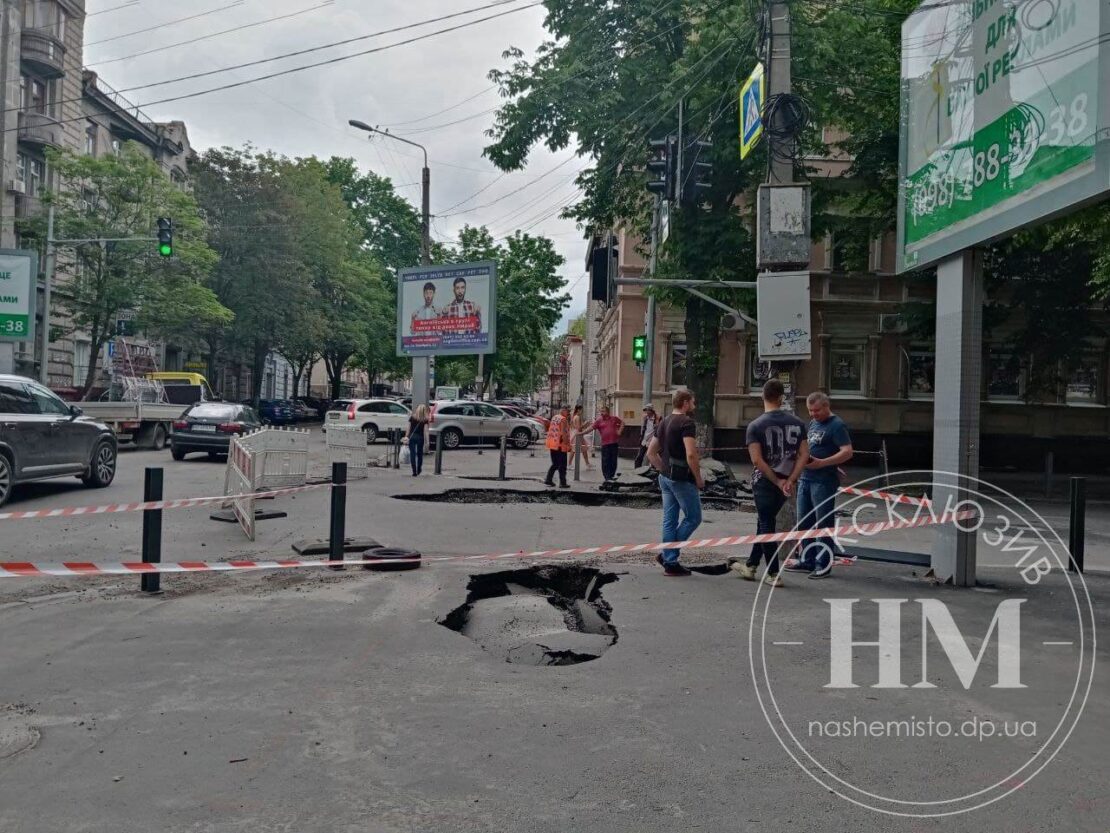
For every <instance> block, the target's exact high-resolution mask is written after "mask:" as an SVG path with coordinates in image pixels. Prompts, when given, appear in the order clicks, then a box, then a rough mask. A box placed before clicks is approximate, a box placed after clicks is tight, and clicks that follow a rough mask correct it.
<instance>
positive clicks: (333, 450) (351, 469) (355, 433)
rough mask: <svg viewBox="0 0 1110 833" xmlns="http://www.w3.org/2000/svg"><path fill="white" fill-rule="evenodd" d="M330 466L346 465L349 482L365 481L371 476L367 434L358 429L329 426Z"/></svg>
mask: <svg viewBox="0 0 1110 833" xmlns="http://www.w3.org/2000/svg"><path fill="white" fill-rule="evenodd" d="M324 436H325V437H326V438H327V447H328V465H329V466H333V465H335V464H336V463H344V464H346V466H347V479H348V480H363V479H365V478H366V477H367V476H368V475H369V465H370V456H369V451H368V449H367V445H366V433H365V432H364V431H362V430H360V429H358V428H346V427H343V428H339V427H335V426H330V425H329V426H328V432H327V434H325V435H324Z"/></svg>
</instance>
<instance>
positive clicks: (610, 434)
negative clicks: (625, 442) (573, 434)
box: [579, 405, 624, 483]
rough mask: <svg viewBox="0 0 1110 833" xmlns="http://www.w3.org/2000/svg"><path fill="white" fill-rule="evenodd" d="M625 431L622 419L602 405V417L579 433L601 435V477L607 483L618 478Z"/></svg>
mask: <svg viewBox="0 0 1110 833" xmlns="http://www.w3.org/2000/svg"><path fill="white" fill-rule="evenodd" d="M623 430H624V423H623V422H622V421H621V418H620V417H615V416H613V414H612V412H611V411H610V410H609V406H608V405H602V406H601V416H599V417H598V418H597V419H595V420H594V421H593V424H591V425H590V426H588V427H587V428H585V429H584V430H583V431H580V432H579V433H580V434H586V433H589V432H591V431H597V432H598V433H599V434H601V476H602V477H603V478H605V482H606V483H608V482H609V481H610V480H615V479H616V477H617V459H618V458H619V456H620V450H621V431H623Z"/></svg>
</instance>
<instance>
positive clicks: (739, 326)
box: [721, 312, 748, 333]
mask: <svg viewBox="0 0 1110 833" xmlns="http://www.w3.org/2000/svg"><path fill="white" fill-rule="evenodd" d="M747 326H748V322H747V321H745V320H744V319H743V318H741V317H740V316H739V315H737V314H736V313H734V312H726V313H725V314H724V315H722V316H721V332H723V333H738V332H741V331H743V330H745V329H747Z"/></svg>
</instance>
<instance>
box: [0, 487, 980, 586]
mask: <svg viewBox="0 0 1110 833" xmlns="http://www.w3.org/2000/svg"><path fill="white" fill-rule="evenodd" d="M271 494H272V493H271ZM925 508H926V507H922V509H925ZM973 517H975V512H973V511H970V510H965V511H961V512H945V513H943V514H942V515H940V516H939V517H938V516H935V515H933V514H932V513H931V512H928V513H925V514H923V513H922V512H918V513H917V514H916V515H915V516H914V517H912V518H904V519H900V520H897V521H884V522H881V523H878V522H877V523H867V524H853V525H851V526H840V525H839V524H838V525H836V526H831V527H824V528H822V529H797V530H792V531H790V532H771V533H765V534H763V535H731V536H726V537H724V538H700V539H696V540H689V541H674V542H669V543H654V544H615V545H611V546H600V547H573V548H570V549H561V550H532V551H525V550H518V551H516V552H503V553H491V554H487V555H448V556H438V557H430V558H429V557H426V558H424V559H423V560H424V561H435V562H440V563H442V562H446V561H496V560H503V559H509V558H558V557H565V556H574V555H615V554H617V553H636V552H657V551H659V550H665V549H686V548H689V549H699V548H705V547H739V546H744V545H745V544H770V543H777V542H780V541H805V540H810V539H813V538H834V539H836V538H847V537H849V536H856V535H859V536H864V537H869V536H872V535H877V534H879V533H880V532H887V531H889V530H893V529H909V528H911V527H921V526H934V525H936V524H944V523H953V522H955V521H962V520H967V519H969V518H973ZM416 560H417V559H415V558H413V559H407V561H416ZM404 563H406V559H403V558H398V559H393V558H391V559H389V560H388V561H383V560H382V559H374V558H372V557H371V558H368V559H358V560H350V561H215V562H205V561H182V562H177V563H165V564H144V563H142V562H123V563H114V564H95V563H91V562H65V563H62V564H30V563H8V564H0V578H11V577H33V576H69V577H76V576H97V575H101V576H105V575H136V574H142V573H198V572H237V571H240V572H242V571H257V570H284V569H303V568H314V567H331V566H337V565H340V564H342V565H347V566H359V565H365V564H375V565H381V564H404Z"/></svg>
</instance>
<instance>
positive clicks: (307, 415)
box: [290, 399, 319, 422]
mask: <svg viewBox="0 0 1110 833" xmlns="http://www.w3.org/2000/svg"><path fill="white" fill-rule="evenodd" d="M290 405H291V407H292V408H293V418H294V419H296V421H297V422H311V421H312V420H314V419H319V417H318V416H317V415H316V409H315V408H310V407H309V406H308V403H306V402H303V401H302V400H300V399H292V400H290Z"/></svg>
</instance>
